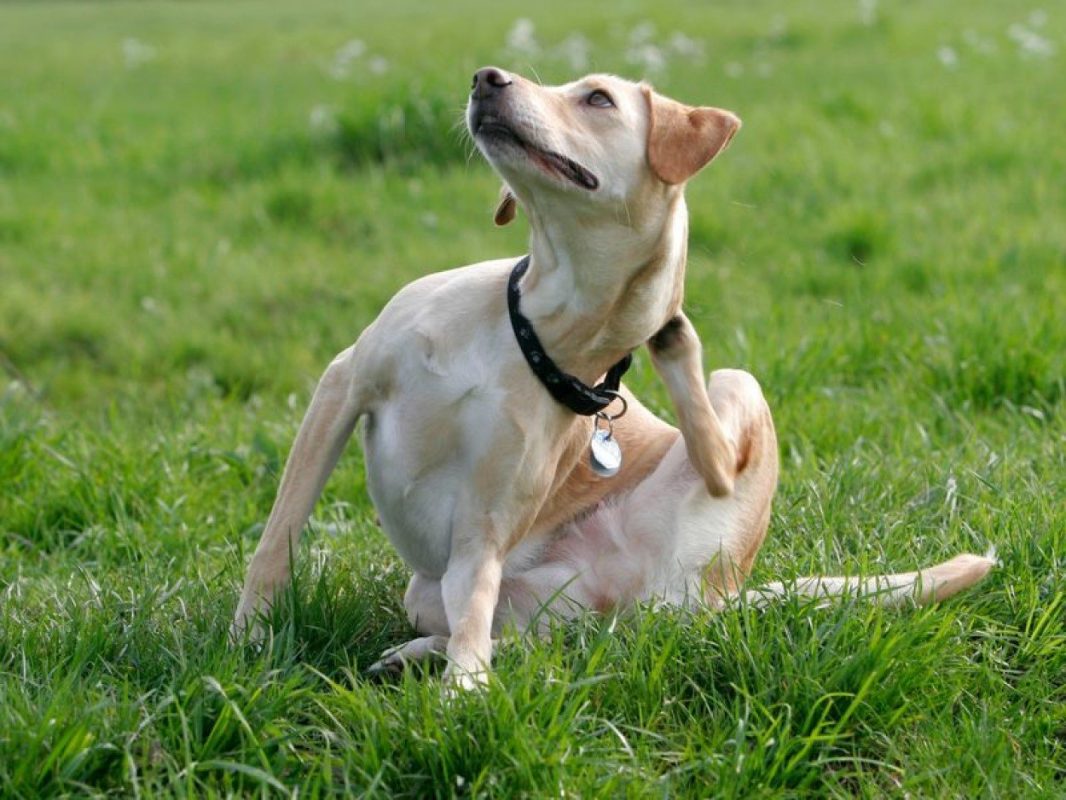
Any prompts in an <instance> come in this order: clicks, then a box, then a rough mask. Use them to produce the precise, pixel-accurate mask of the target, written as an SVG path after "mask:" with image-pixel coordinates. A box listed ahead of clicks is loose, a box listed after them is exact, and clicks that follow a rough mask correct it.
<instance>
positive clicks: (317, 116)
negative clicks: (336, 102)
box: [307, 103, 338, 136]
mask: <svg viewBox="0 0 1066 800" xmlns="http://www.w3.org/2000/svg"><path fill="white" fill-rule="evenodd" d="M307 124H308V125H309V126H310V128H311V132H312V133H317V134H322V135H325V136H329V135H331V134H334V133H336V132H337V127H338V124H337V114H336V112H334V110H333V109H332V108H331V107H330V106H327V105H324V104H322V103H319V104H318V105H316V106H314V107H312V109H311V113H310V115H309V116H308V119H307Z"/></svg>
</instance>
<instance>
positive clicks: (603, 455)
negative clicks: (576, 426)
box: [589, 429, 622, 478]
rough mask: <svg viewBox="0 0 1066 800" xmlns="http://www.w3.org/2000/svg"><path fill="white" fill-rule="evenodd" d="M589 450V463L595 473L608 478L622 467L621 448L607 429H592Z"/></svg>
mask: <svg viewBox="0 0 1066 800" xmlns="http://www.w3.org/2000/svg"><path fill="white" fill-rule="evenodd" d="M589 450H590V452H589V465H590V466H591V467H592V471H593V472H595V473H596V474H597V475H600V476H602V477H604V478H610V477H611V476H612V475H614V474H616V473H617V472H618V470H620V469H621V468H622V448H621V447H619V446H618V442H616V441H615V440H614V438H613V437H612V436H611V432H610V431H609V430H606V431H601V430H599V429H596V430H595V431H593V432H592V442H591V443H590V444H589Z"/></svg>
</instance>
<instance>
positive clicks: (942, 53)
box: [936, 44, 959, 69]
mask: <svg viewBox="0 0 1066 800" xmlns="http://www.w3.org/2000/svg"><path fill="white" fill-rule="evenodd" d="M936 57H937V58H939V59H940V63H941V64H943V65H944V66H945V67H947V68H948V69H955V67H957V66H958V65H959V54H958V53H956V52H955V48H954V47H949V46H948V45H946V44H944V45H941V46H940V47H938V48H937V51H936Z"/></svg>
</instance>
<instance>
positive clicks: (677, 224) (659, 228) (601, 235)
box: [521, 191, 688, 383]
mask: <svg viewBox="0 0 1066 800" xmlns="http://www.w3.org/2000/svg"><path fill="white" fill-rule="evenodd" d="M658 211H659V216H658V218H651V217H652V216H653V215H650V214H646V215H645V219H642V220H640V221H639V223H634V221H630V220H623V221H621V222H619V221H617V220H603V219H600V220H595V219H593V220H589V219H586V218H579V217H562V216H560V215H559V214H558V213H555V214H552V215H551V216H548V215H542V214H538V213H537V210H536V208H535V207H529V206H528V205H527V214H528V216H529V220H530V228H531V234H530V250H529V252H530V266H529V271H528V272H527V274H526V277H525V278H524V279H523V281H522V306H521V308H522V313H523V314H524V315H525V316H526V317H528V318H529V319H530V321H531V322H532V323H533V327H534V328H535V330H536V331H537V335H538V337H539V338H540V340H541V342H542V343H543V344H544V347H545V348H546V349H547V351H548V354H549V355H550V356H551V357H552V359H553V360H554V361H555V362H556V363H557V364H558V365H559V366H560V367H561V368H562V369H564V370H566V371H567V372H570V373H571V374H573V375H576V376H577V377H579V378H581V379H582V380H583V381H585V382H586V383H594V382H595V381H597V380H598V379H599V378H600V376H602V375H603V374H604V372H606V371H607V369H608V368H609V367H610V366H611V365H612V364H614V363H615V362H616V361H618V360H619V359H620V358H622V356H624V355H625V354H626V353H629V352H631V351H633V350H635V349H636V348H637V347H639V346H640V345H642V344H643V343H644V342H646V341H647V340H648V339H649V338H651V336H652V335H654V334H655V333H656V332H657V331H658V330H659V329H660V328H661V327H662V325H663V324H665V323H666V321H667V320H668V319H670V317H672V316H673V315H674V314H676V313H677V312H678V311H679V310H680V307H681V299H682V294H683V291H684V278H685V259H686V255H687V244H688V211H687V208H686V206H685V200H684V196H683V195H682V194H681V192H680V191H676V192H674V193H672V194H671V195H670V196H669V197H667V198H666V199H665V202H663V203H661V204H659V208H658Z"/></svg>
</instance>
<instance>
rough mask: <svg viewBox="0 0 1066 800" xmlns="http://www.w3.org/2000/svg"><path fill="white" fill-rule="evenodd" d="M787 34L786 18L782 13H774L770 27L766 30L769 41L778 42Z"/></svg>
mask: <svg viewBox="0 0 1066 800" xmlns="http://www.w3.org/2000/svg"><path fill="white" fill-rule="evenodd" d="M787 34H788V18H787V17H785V15H784V14H775V15H774V18H773V19H771V20H770V29H769V30H768V31H766V38H767V39H769V40H770V41H771V42H779V41H781V40H782V39H784V38H785V36H786V35H787Z"/></svg>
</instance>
